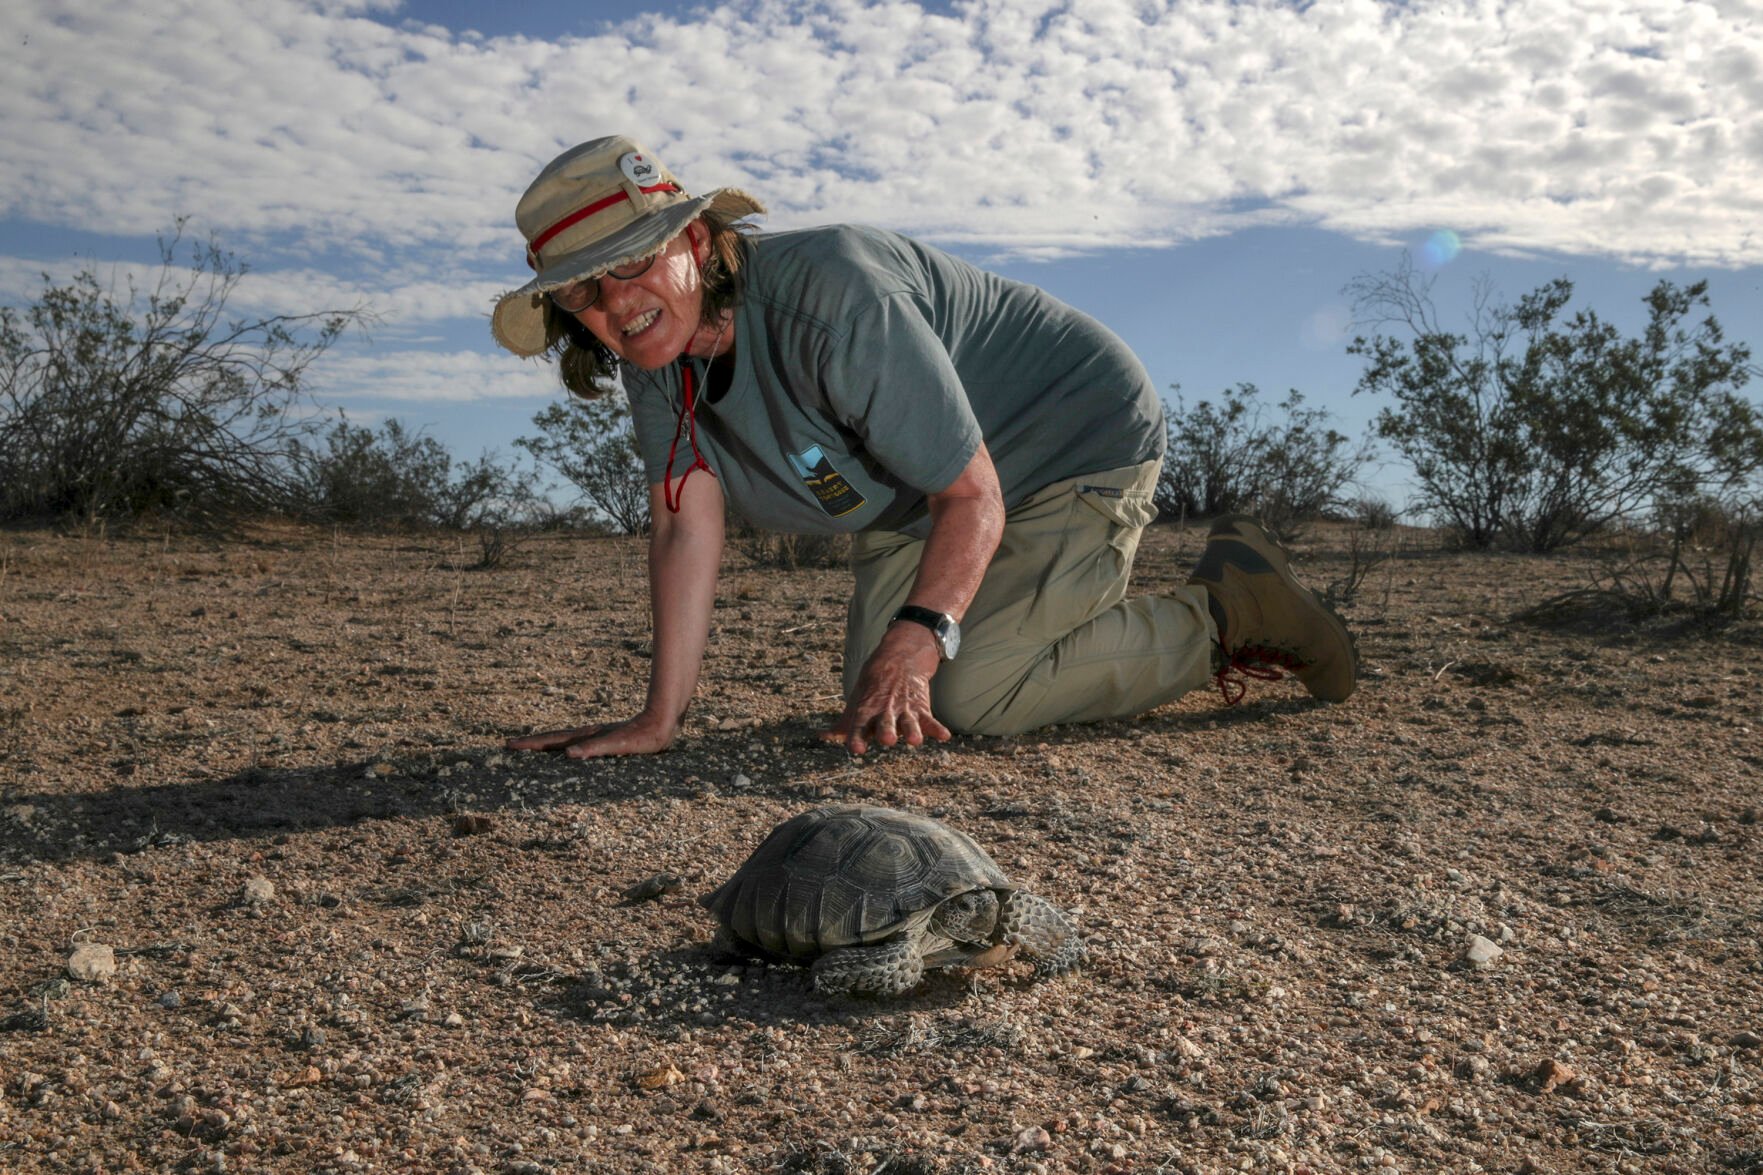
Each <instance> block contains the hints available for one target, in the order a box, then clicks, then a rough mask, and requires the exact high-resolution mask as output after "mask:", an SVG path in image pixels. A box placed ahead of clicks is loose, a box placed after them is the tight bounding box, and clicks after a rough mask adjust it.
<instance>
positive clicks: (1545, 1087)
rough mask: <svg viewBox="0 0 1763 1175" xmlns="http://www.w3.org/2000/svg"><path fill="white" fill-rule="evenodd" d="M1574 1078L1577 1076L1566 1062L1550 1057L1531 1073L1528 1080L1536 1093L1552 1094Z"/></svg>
mask: <svg viewBox="0 0 1763 1175" xmlns="http://www.w3.org/2000/svg"><path fill="white" fill-rule="evenodd" d="M1576 1076H1578V1074H1576V1073H1574V1071H1573V1070H1572V1069H1571V1068H1570V1067H1569V1066H1568V1065H1567V1064H1566V1062H1564V1061H1558V1060H1556V1059H1555V1058H1554V1057H1550V1058H1548V1059H1547V1060H1545V1061H1543V1062H1542V1063H1541V1064H1539V1065H1538V1066H1537V1067H1536V1069H1534V1070H1533V1071H1532V1072H1531V1075H1530V1079H1531V1082H1532V1083H1533V1084H1534V1085H1535V1086H1536V1091H1537V1092H1538V1093H1552V1092H1554V1091H1555V1090H1556V1089H1559V1088H1560V1087H1561V1086H1563V1085H1566V1084H1567V1083H1568V1082H1570V1081H1572V1080H1573V1079H1574V1078H1575V1077H1576Z"/></svg>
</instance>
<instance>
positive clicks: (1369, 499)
mask: <svg viewBox="0 0 1763 1175" xmlns="http://www.w3.org/2000/svg"><path fill="white" fill-rule="evenodd" d="M1347 516H1348V517H1349V518H1351V519H1352V520H1353V521H1354V522H1356V523H1358V524H1359V525H1360V526H1361V527H1363V528H1365V529H1366V530H1393V529H1394V528H1395V525H1396V520H1397V519H1398V518H1400V517H1401V516H1402V513H1401V511H1399V510H1397V509H1396V508H1395V507H1394V506H1392V505H1390V503H1389V501H1388V500H1387V499H1385V498H1380V497H1377V496H1375V495H1371V494H1367V495H1365V496H1364V497H1360V498H1355V499H1354V500H1353V501H1351V502H1349V503H1347Z"/></svg>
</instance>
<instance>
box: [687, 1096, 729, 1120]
mask: <svg viewBox="0 0 1763 1175" xmlns="http://www.w3.org/2000/svg"><path fill="white" fill-rule="evenodd" d="M692 1117H694V1118H699V1119H702V1120H703V1121H706V1122H720V1121H722V1110H721V1109H720V1108H718V1106H717V1104H716V1103H715V1102H713V1101H711V1100H710V1099H709V1098H705V1099H703V1100H702V1101H700V1102H699V1103H698V1104H697V1105H695V1106H693V1107H692Z"/></svg>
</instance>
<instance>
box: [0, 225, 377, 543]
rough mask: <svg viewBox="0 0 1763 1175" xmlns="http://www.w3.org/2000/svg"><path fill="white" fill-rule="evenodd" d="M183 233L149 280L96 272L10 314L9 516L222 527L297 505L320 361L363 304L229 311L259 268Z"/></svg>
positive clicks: (3, 444)
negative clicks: (294, 453) (310, 397)
mask: <svg viewBox="0 0 1763 1175" xmlns="http://www.w3.org/2000/svg"><path fill="white" fill-rule="evenodd" d="M181 228H182V226H181V224H180V226H179V232H178V233H175V234H173V235H172V236H171V237H170V238H169V239H162V240H161V242H160V267H159V269H158V271H157V274H156V275H155V276H154V277H153V278H152V279H151V280H150V281H148V282H147V283H146V284H145V285H144V286H143V285H137V284H136V282H135V280H134V279H132V278H130V279H128V280H126V281H125V282H124V283H123V284H122V285H121V286H118V285H117V284H115V282H114V281H113V282H111V283H108V284H107V283H106V282H104V281H102V280H101V279H100V278H99V276H98V274H97V273H96V272H95V271H94V270H92V269H85V270H82V271H81V272H79V273H77V274H75V275H74V277H73V278H72V279H71V280H69V281H68V282H66V283H65V284H62V285H55V284H53V283H52V282H51V280H50V279H49V277H48V276H47V275H45V276H44V278H43V289H42V292H41V293H39V294H38V295H37V297H36V299H35V300H34V301H33V302H31V303H30V304H29V305H27V306H24V307H15V306H6V307H0V519H4V520H14V519H25V518H38V519H55V518H82V519H86V520H96V519H100V518H104V519H116V520H120V521H126V520H128V519H131V518H134V517H137V516H139V515H142V514H144V513H148V512H153V513H156V514H161V515H165V516H170V517H182V518H186V519H189V520H192V521H200V522H208V523H218V522H221V521H223V520H225V519H228V518H235V517H239V516H241V515H245V514H251V513H263V512H275V511H279V510H282V509H284V508H285V507H286V506H287V504H288V502H289V495H290V491H291V488H292V487H291V482H290V477H289V469H288V465H287V462H286V460H285V458H286V455H287V453H288V450H289V446H290V443H291V442H292V441H294V440H295V439H297V438H299V437H301V436H303V435H305V433H306V430H307V429H308V427H309V426H308V424H307V423H306V422H305V421H303V420H301V419H299V418H298V417H297V416H296V415H295V414H294V413H293V412H292V411H291V409H293V408H294V407H295V405H296V404H297V403H298V402H299V401H301V400H302V399H303V397H304V379H305V375H306V371H307V369H308V368H309V367H310V365H311V364H312V363H313V362H314V361H315V360H317V359H318V358H319V356H321V355H322V354H324V352H325V351H326V350H327V349H328V348H329V347H330V346H331V344H332V343H333V342H335V341H336V339H337V338H338V337H339V336H340V335H341V334H342V332H343V331H344V330H345V329H346V328H347V327H348V326H349V325H351V324H352V323H357V322H360V321H363V320H365V319H366V318H368V317H369V315H368V314H367V312H366V311H365V310H362V309H360V308H356V309H351V310H345V311H327V312H322V313H315V314H301V315H270V316H264V317H249V316H247V317H244V318H229V317H228V316H227V312H226V308H227V302H228V301H229V299H230V298H231V297H232V295H233V294H234V293H235V291H236V288H237V285H238V282H239V280H240V278H241V277H242V276H243V275H244V274H245V272H246V268H245V266H244V265H243V264H242V263H241V262H239V261H238V260H236V259H235V258H234V257H233V256H232V255H231V254H228V253H225V252H223V251H222V250H221V249H220V248H219V247H218V246H216V245H215V244H213V243H212V242H211V243H208V244H198V245H194V246H192V247H191V249H190V251H189V261H188V264H187V265H185V264H180V263H179V262H178V260H177V256H178V254H179V251H180V246H181V244H182V237H181Z"/></svg>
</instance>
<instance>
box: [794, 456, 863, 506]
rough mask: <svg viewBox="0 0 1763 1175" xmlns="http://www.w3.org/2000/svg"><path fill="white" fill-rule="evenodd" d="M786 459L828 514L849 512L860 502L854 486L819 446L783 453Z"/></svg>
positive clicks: (859, 495)
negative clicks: (835, 467)
mask: <svg viewBox="0 0 1763 1175" xmlns="http://www.w3.org/2000/svg"><path fill="white" fill-rule="evenodd" d="M784 456H785V457H788V458H789V459H790V467H791V468H792V469H794V470H795V471H796V476H797V477H799V478H801V479H802V484H803V485H805V486H807V487H808V488H809V489H810V490H811V491H813V493H814V500H815V501H817V502H819V503H820V508H821V509H822V510H825V511H826V512H827V513H828V514H830V515H831V516H832V517H834V518H837V517H839V516H840V515H841V514H849V513H850V512H851V511H853V510H855V509H857V508H858V507H859V506H861V505H863V495H862V494H860V493H858V492H857V491H856V489H854V488H853V487H852V485H851V483H850V482H848V481H846V480H845V475H844V474H842V473H840V472H839V471H838V470H836V469H834V468H833V463H832V462H831V461H829V460H827V457H826V454H825V453H823V452H821V450H820V446H819V445H809V446H808V447H807V448H806V449H804V450H803V451H802V452H800V453H785V454H784Z"/></svg>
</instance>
